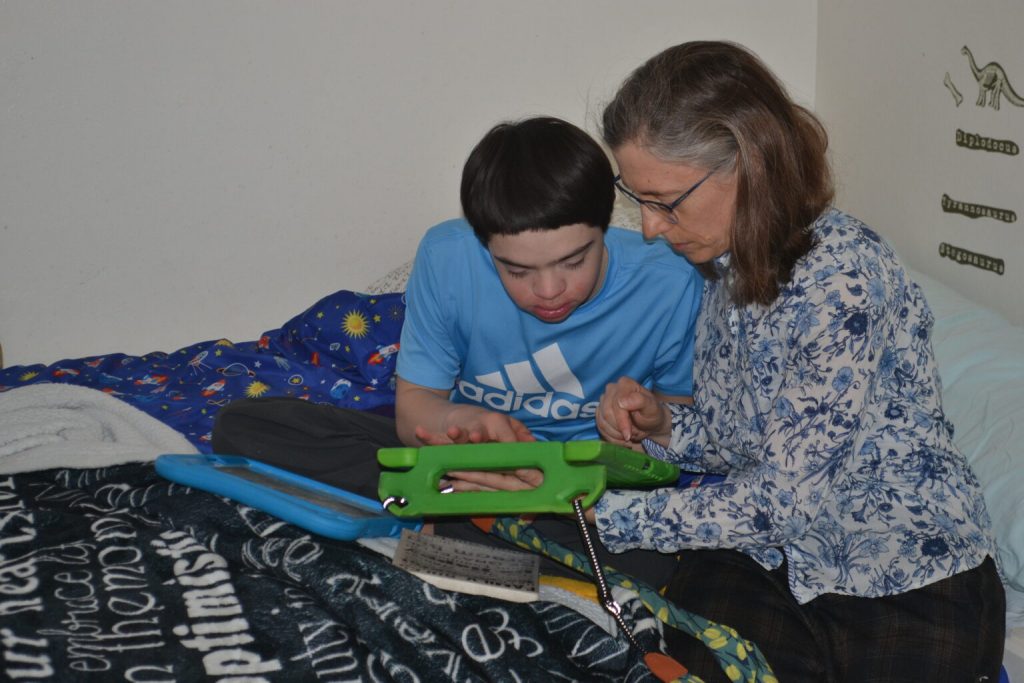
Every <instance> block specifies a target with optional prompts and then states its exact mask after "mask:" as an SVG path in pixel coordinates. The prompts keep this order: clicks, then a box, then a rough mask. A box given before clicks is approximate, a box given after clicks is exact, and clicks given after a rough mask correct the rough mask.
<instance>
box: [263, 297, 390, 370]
mask: <svg viewBox="0 0 1024 683" xmlns="http://www.w3.org/2000/svg"><path fill="white" fill-rule="evenodd" d="M404 320H405V299H404V295H403V294H402V293H391V294H361V293H359V292H352V291H349V290H341V291H338V292H335V293H334V294H330V295H328V296H326V297H324V298H323V299H321V300H319V301H317V302H316V303H315V304H313V305H312V306H310V307H309V308H307V309H306V310H305V311H303V312H302V313H300V314H299V315H297V316H295V317H294V318H292V319H291V320H289V321H288V322H286V323H285V324H284V325H282V327H281V329H280V334H274V333H273V332H274V331H271V332H268V333H266V334H265V335H263V338H261V341H264V340H265V343H272V342H276V341H278V340H280V343H282V344H284V345H286V346H288V347H290V349H289V350H290V351H291V352H292V353H295V351H296V350H299V349H305V350H306V351H307V352H308V354H309V355H308V361H309V362H310V363H312V364H313V365H323V366H334V367H337V368H339V369H345V370H346V371H350V366H351V370H354V371H355V372H357V373H358V374H359V375H360V376H361V377H363V378H364V379H365V380H366V382H367V384H369V385H371V386H380V387H381V388H382V389H383V388H385V387H392V386H393V385H394V373H395V361H396V356H397V354H398V342H399V338H400V337H401V335H402V323H403V321H404Z"/></svg>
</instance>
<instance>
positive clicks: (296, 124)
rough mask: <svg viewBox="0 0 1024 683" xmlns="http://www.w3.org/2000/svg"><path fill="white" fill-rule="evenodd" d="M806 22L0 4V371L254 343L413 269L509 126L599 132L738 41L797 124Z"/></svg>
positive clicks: (201, 2)
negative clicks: (642, 70) (698, 54)
mask: <svg viewBox="0 0 1024 683" xmlns="http://www.w3.org/2000/svg"><path fill="white" fill-rule="evenodd" d="M816 8H817V4H816V2H815V0H784V1H776V2H771V3H762V2H756V1H753V0H751V1H749V2H746V1H737V0H733V1H725V2H713V3H708V2H695V1H690V0H665V1H661V0H658V1H653V0H652V1H647V2H638V3H622V2H612V1H608V0H602V1H600V2H597V1H589V0H577V1H564V0H563V1H560V2H557V3H550V2H545V1H542V0H515V1H512V0H509V1H508V2H501V3H497V2H479V1H478V0H448V1H446V2H441V1H433V2H417V1H415V0H384V1H374V2H346V1H340V0H339V1H336V2H326V3H325V2H290V1H287V2H286V1H284V0H282V1H281V2H265V1H264V2H256V1H244V2H243V1H241V0H237V1H236V0H215V1H211V0H178V1H175V2H134V1H128V0H121V1H114V0H83V1H82V2H55V1H53V0H36V1H30V0H10V1H8V2H3V3H0V344H3V346H4V351H5V356H6V357H5V363H6V364H7V365H14V364H27V363H32V362H44V363H51V362H55V361H57V360H59V359H61V358H64V357H78V356H84V355H92V354H101V353H109V352H114V351H120V352H125V353H131V354H141V353H146V352H149V351H153V350H163V351H172V350H174V349H177V348H179V347H181V346H185V345H187V344H189V343H192V342H197V341H201V340H205V339H212V338H217V337H221V336H224V337H228V338H231V339H234V340H238V341H242V340H250V339H255V338H256V337H257V336H258V335H259V333H260V332H262V331H263V330H265V329H268V328H271V327H275V326H277V325H279V324H281V323H282V322H284V320H286V319H287V318H288V317H290V316H291V315H293V314H295V313H298V312H299V311H301V310H302V309H304V308H305V307H306V306H308V305H310V304H312V303H313V302H314V301H315V300H316V299H318V298H319V297H321V296H323V295H325V294H327V293H329V292H331V291H334V290H336V289H341V288H347V289H359V288H360V287H362V286H365V285H366V284H368V283H369V282H371V281H372V280H374V279H376V277H377V276H379V275H382V274H383V273H384V272H385V271H386V270H388V269H389V268H391V267H393V266H396V265H398V264H400V263H402V262H404V261H405V260H407V259H409V258H411V256H412V255H413V253H414V249H415V245H416V243H417V241H418V239H419V236H420V235H421V234H422V232H423V231H424V230H425V229H426V228H427V227H428V226H429V225H431V224H432V223H434V222H436V221H438V220H441V219H444V218H447V217H450V216H453V215H456V214H457V213H458V211H459V205H458V178H459V172H460V170H461V166H462V163H463V161H464V159H465V156H466V154H467V153H468V152H469V150H470V148H471V147H472V145H473V144H474V143H475V142H476V140H477V139H478V138H479V137H480V135H482V134H483V133H484V132H485V131H486V130H487V129H488V128H489V127H490V126H491V125H493V124H494V123H496V122H497V121H499V120H501V119H505V118H510V117H519V116H523V115H528V114H538V113H550V114H554V115H558V116H562V117H565V118H568V119H570V120H572V121H574V122H576V123H579V124H582V125H585V126H586V127H587V128H588V129H590V130H592V131H593V130H595V127H594V126H593V122H594V120H595V117H596V115H597V114H598V112H599V111H600V108H601V105H602V103H603V102H604V101H606V100H607V98H608V97H609V96H610V95H611V93H612V91H613V90H614V88H615V86H616V85H617V84H618V82H619V81H620V80H621V79H622V78H623V77H624V76H625V75H626V74H627V73H628V71H629V70H630V69H632V68H633V67H635V66H637V65H638V64H639V63H640V62H641V61H642V60H644V59H645V58H647V57H649V56H650V55H652V54H654V53H655V52H657V51H659V50H660V49H662V48H664V47H667V46H669V45H672V44H675V43H677V42H682V41H684V40H689V39H695V38H728V39H733V40H738V41H740V42H743V43H746V44H747V45H749V46H751V47H752V48H753V49H754V50H756V51H757V52H759V53H760V54H761V55H762V57H764V58H765V59H766V60H767V61H768V62H769V63H770V64H771V65H773V66H774V67H775V68H776V69H777V71H778V72H779V73H780V75H781V76H782V77H783V78H784V79H785V80H786V81H787V82H788V83H789V84H790V85H791V87H792V88H793V91H794V93H795V95H796V96H797V97H799V98H800V99H801V100H803V101H805V102H808V103H810V102H813V101H814V87H815V49H816V26H817V15H816V12H817V9H816Z"/></svg>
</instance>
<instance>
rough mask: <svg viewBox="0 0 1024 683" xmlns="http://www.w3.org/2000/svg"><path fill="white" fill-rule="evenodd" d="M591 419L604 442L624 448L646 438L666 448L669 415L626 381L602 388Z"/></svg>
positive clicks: (640, 388)
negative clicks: (593, 420) (602, 393)
mask: <svg viewBox="0 0 1024 683" xmlns="http://www.w3.org/2000/svg"><path fill="white" fill-rule="evenodd" d="M595 419H596V421H597V430H598V432H600V434H601V437H602V438H603V439H604V440H606V441H610V442H612V443H617V444H620V445H624V446H631V445H632V444H635V443H639V442H641V441H643V440H644V439H648V438H650V439H654V440H655V441H658V442H659V443H661V444H662V445H666V446H667V445H668V440H669V437H670V435H671V431H672V415H671V413H669V410H668V408H667V407H666V406H665V404H663V403H662V402H661V401H660V400H658V397H657V396H655V395H654V393H653V392H652V391H650V390H649V389H646V388H644V387H643V385H641V384H640V383H639V382H637V381H636V380H634V379H632V378H630V377H621V378H620V379H619V381H617V382H615V383H614V384H609V385H607V386H606V387H605V389H604V395H603V396H601V402H600V403H599V404H598V408H597V415H596V418H595Z"/></svg>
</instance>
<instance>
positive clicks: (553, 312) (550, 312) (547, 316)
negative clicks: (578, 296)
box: [533, 304, 572, 322]
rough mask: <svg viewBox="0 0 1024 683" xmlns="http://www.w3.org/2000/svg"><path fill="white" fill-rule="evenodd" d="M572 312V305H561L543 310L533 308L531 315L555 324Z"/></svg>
mask: <svg viewBox="0 0 1024 683" xmlns="http://www.w3.org/2000/svg"><path fill="white" fill-rule="evenodd" d="M571 311H572V304H563V305H561V306H559V307H558V308H545V307H544V306H534V307H533V314H534V315H535V316H537V317H538V318H540V319H541V320H543V321H545V322H555V321H558V320H561V319H562V318H564V317H566V316H567V315H569V313H570V312H571Z"/></svg>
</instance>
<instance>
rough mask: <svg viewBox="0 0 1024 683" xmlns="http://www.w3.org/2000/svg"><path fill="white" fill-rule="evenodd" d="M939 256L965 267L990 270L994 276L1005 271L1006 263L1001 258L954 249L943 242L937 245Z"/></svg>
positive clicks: (958, 248)
mask: <svg viewBox="0 0 1024 683" xmlns="http://www.w3.org/2000/svg"><path fill="white" fill-rule="evenodd" d="M939 256H944V257H945V258H948V259H949V260H951V261H956V262H957V263H959V264H961V265H965V266H974V267H975V268H981V269H982V270H990V271H992V272H993V273H995V274H996V275H1002V274H1003V272H1004V271H1005V270H1006V263H1005V262H1004V261H1003V259H1001V258H995V257H992V256H985V255H984V254H978V253H975V252H973V251H968V250H967V249H962V248H960V247H954V246H953V245H952V244H947V243H946V242H943V243H942V244H940V245H939Z"/></svg>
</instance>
